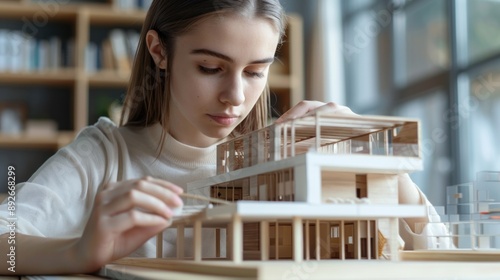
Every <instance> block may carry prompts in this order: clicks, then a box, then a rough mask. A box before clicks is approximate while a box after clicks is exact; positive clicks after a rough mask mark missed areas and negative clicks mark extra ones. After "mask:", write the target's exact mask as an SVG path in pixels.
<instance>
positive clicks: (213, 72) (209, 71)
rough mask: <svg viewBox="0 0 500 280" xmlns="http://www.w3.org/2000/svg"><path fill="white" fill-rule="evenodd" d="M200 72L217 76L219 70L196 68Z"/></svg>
mask: <svg viewBox="0 0 500 280" xmlns="http://www.w3.org/2000/svg"><path fill="white" fill-rule="evenodd" d="M198 68H199V69H200V71H201V72H202V73H205V74H217V73H218V72H219V71H220V68H209V67H204V66H201V65H200V66H198Z"/></svg>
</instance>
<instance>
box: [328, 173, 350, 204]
mask: <svg viewBox="0 0 500 280" xmlns="http://www.w3.org/2000/svg"><path fill="white" fill-rule="evenodd" d="M321 179H322V181H321V201H322V202H326V200H327V199H328V198H331V197H335V198H356V177H355V174H354V173H339V172H332V171H322V172H321Z"/></svg>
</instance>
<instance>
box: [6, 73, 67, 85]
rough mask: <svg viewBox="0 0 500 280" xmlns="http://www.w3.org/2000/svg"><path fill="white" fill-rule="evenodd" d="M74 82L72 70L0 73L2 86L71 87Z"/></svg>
mask: <svg viewBox="0 0 500 280" xmlns="http://www.w3.org/2000/svg"><path fill="white" fill-rule="evenodd" d="M75 80H76V74H75V70H74V69H64V70H44V71H38V72H0V83H3V84H37V85H49V86H55V85H73V84H74V83H75Z"/></svg>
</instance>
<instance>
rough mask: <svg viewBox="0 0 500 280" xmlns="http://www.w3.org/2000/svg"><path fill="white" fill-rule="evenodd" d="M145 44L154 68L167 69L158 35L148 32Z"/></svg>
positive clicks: (152, 31)
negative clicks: (154, 65) (153, 62)
mask: <svg viewBox="0 0 500 280" xmlns="http://www.w3.org/2000/svg"><path fill="white" fill-rule="evenodd" d="M146 44H147V46H148V50H149V54H151V57H153V60H154V61H155V64H156V66H158V68H160V69H166V68H167V58H166V57H165V50H164V49H163V47H162V45H161V42H160V38H159V37H158V33H157V32H156V31H154V30H149V31H148V33H147V34H146Z"/></svg>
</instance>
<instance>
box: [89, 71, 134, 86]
mask: <svg viewBox="0 0 500 280" xmlns="http://www.w3.org/2000/svg"><path fill="white" fill-rule="evenodd" d="M129 78H130V73H121V72H118V71H113V70H107V71H99V72H96V73H91V74H89V76H88V79H89V86H90V87H127V85H128V82H129Z"/></svg>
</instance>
